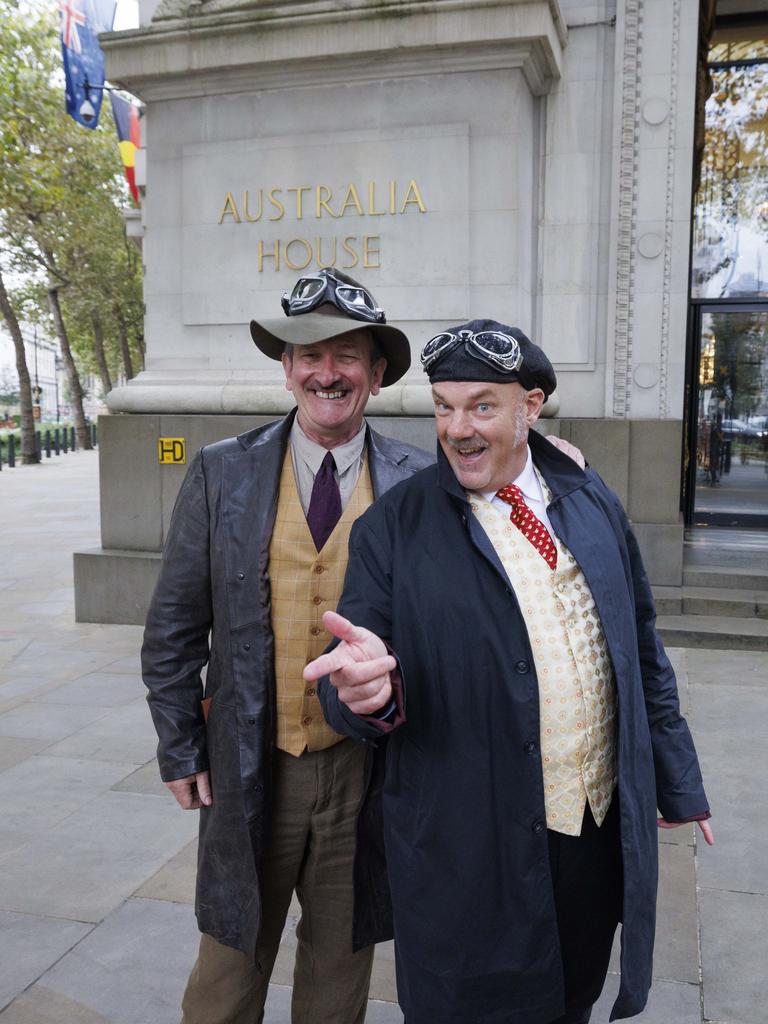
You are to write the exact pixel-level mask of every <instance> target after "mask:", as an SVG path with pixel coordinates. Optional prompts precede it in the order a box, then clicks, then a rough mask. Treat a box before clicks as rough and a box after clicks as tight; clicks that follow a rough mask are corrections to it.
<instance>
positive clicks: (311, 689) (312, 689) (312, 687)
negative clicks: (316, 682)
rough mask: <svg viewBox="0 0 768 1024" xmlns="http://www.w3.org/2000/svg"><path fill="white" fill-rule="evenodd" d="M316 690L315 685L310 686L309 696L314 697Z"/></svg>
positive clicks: (307, 692)
mask: <svg viewBox="0 0 768 1024" xmlns="http://www.w3.org/2000/svg"><path fill="white" fill-rule="evenodd" d="M316 692H317V691H316V690H315V688H314V686H310V688H309V689H308V690H307V691H306V694H307V696H308V697H314V696H315V693H316Z"/></svg>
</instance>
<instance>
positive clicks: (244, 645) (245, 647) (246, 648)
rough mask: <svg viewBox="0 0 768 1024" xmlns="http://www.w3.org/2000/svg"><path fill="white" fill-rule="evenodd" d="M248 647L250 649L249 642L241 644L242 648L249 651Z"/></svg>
mask: <svg viewBox="0 0 768 1024" xmlns="http://www.w3.org/2000/svg"><path fill="white" fill-rule="evenodd" d="M250 649H251V645H250V644H243V650H244V651H250Z"/></svg>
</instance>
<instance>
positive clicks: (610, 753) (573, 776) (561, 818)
mask: <svg viewBox="0 0 768 1024" xmlns="http://www.w3.org/2000/svg"><path fill="white" fill-rule="evenodd" d="M537 476H538V477H539V482H540V483H541V486H542V490H543V492H544V497H545V501H546V503H547V504H549V503H550V501H551V500H552V495H551V492H550V491H549V489H548V488H547V486H546V484H545V483H544V481H543V479H542V478H541V476H540V475H539V473H538V471H537ZM468 497H469V499H470V502H471V505H472V511H473V512H474V514H475V515H476V517H477V519H478V521H479V522H480V524H481V526H482V527H483V529H484V530H485V532H486V533H487V534H488V537H489V539H490V541H491V543H492V544H493V546H494V548H495V549H496V553H497V554H498V556H499V558H500V559H501V563H502V565H503V566H504V569H505V570H506V573H507V576H508V577H509V580H510V583H511V584H512V587H513V588H514V591H515V596H516V597H517V600H518V604H519V605H520V611H521V613H522V616H523V619H524V621H525V625H526V628H527V630H528V638H529V640H530V644H531V650H532V651H533V660H534V664H535V666H536V676H537V678H538V684H539V708H540V724H541V757H542V770H543V774H544V800H545V806H546V812H547V828H550V829H552V830H553V831H555V832H563V833H565V834H566V835H571V836H578V835H580V833H581V822H582V818H583V816H584V809H585V806H586V803H587V801H589V806H590V809H591V811H592V815H593V817H594V819H595V821H596V822H597V824H598V825H601V824H602V822H603V820H604V819H605V815H606V814H607V812H608V807H609V806H610V803H611V795H612V793H613V790H614V787H615V785H616V767H615V765H616V762H615V716H616V689H615V683H614V678H613V668H612V665H611V660H610V656H609V654H608V647H607V645H606V642H605V637H604V635H603V629H602V626H601V624H600V617H599V615H598V613H597V608H596V607H595V601H594V598H593V597H592V592H591V591H590V589H589V586H588V584H587V581H586V579H585V578H584V574H583V573H582V571H581V569H580V568H579V566H578V565H577V564H576V561H575V559H574V557H573V555H572V554H571V553H570V551H569V550H568V549H567V548H566V547H565V545H564V544H562V543H561V541H560V540H559V538H557V537H555V544H556V546H557V568H556V569H555V570H554V572H553V571H552V570H551V569H550V568H549V566H548V565H547V563H546V562H545V561H544V559H543V558H542V557H541V555H540V554H539V553H538V551H536V549H535V548H534V547H533V545H532V544H531V543H530V541H528V540H527V539H526V538H525V536H524V535H523V534H522V533H521V532H520V530H519V529H518V528H517V527H516V526H515V525H514V524H513V523H511V522H510V520H509V513H508V512H506V511H504V510H502V509H497V508H495V507H494V506H493V505H492V504H491V503H490V502H489V501H486V499H485V498H483V497H482V496H481V495H479V494H468Z"/></svg>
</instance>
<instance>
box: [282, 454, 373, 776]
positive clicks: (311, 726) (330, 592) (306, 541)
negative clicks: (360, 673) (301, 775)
mask: <svg viewBox="0 0 768 1024" xmlns="http://www.w3.org/2000/svg"><path fill="white" fill-rule="evenodd" d="M372 502H373V488H372V486H371V478H370V475H369V473H368V463H367V459H366V461H365V462H364V463H363V468H362V470H361V471H360V476H359V477H358V480H357V484H356V485H355V489H354V491H353V492H352V496H351V497H350V499H349V501H348V502H347V507H346V508H345V509H344V512H343V513H342V516H341V519H339V521H338V523H337V524H336V526H335V528H334V531H333V533H332V534H331V535H330V537H329V538H328V540H327V541H326V542H325V544H324V545H323V549H322V551H320V552H318V551H317V549H316V548H315V544H314V541H313V540H312V534H311V533H310V532H309V527H308V526H307V517H306V516H305V514H304V510H303V508H302V507H301V500H300V499H299V492H298V490H297V488H296V480H295V477H294V475H293V462H292V460H291V452H290V448H289V449H288V450H287V451H286V455H285V460H284V461H283V471H282V475H281V477H280V493H279V496H278V500H277V515H276V517H275V528H274V531H273V533H272V540H271V542H270V545H269V576H270V584H271V590H272V632H273V634H274V637H275V685H276V698H277V699H276V706H277V735H276V739H275V745H276V746H277V747H279V748H280V750H286V751H288V753H290V754H294V755H295V756H296V757H298V756H299V754H302V753H303V752H304V751H305V750H324V749H325V748H326V747H331V746H333V744H334V743H338V742H339V741H340V740H342V739H344V737H343V736H339V734H338V733H336V732H334V731H333V729H331V727H330V726H329V725H328V724H327V723H326V721H325V719H324V718H323V712H322V709H321V707H320V701H319V699H318V697H317V692H316V689H315V685H314V684H313V683H307V682H305V680H304V678H303V676H302V671H303V670H304V666H305V665H306V664H307V662H309V661H312V660H313V659H314V658H317V657H318V656H319V655H320V654H322V653H323V651H324V650H325V648H326V647H327V645H328V643H329V642H330V639H331V637H330V636H329V634H328V633H327V632H326V631H325V628H324V627H323V622H322V617H323V612H326V611H328V610H330V611H334V610H335V608H336V605H337V604H338V603H339V598H340V597H341V591H342V587H343V584H344V573H345V572H346V569H347V543H348V541H349V532H350V530H351V529H352V524H353V523H354V521H355V520H356V519H357V518H358V516H361V515H362V514H363V512H364V511H365V510H366V509H367V508H368V506H369V505H371V504H372Z"/></svg>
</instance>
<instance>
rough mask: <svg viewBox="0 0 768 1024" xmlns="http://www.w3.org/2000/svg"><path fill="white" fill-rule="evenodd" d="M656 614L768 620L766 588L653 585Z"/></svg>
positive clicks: (767, 594) (767, 593)
mask: <svg viewBox="0 0 768 1024" xmlns="http://www.w3.org/2000/svg"><path fill="white" fill-rule="evenodd" d="M653 596H654V600H655V601H656V612H657V614H658V615H712V616H716V615H720V616H726V617H728V618H745V619H748V618H757V619H768V591H766V590H735V589H730V588H728V587H654V588H653Z"/></svg>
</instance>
